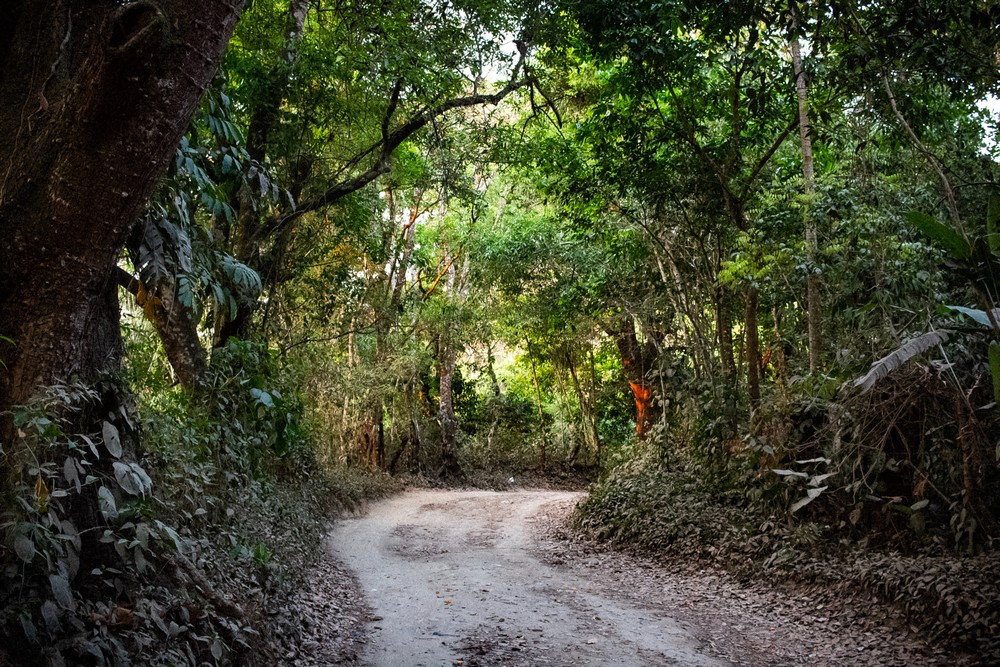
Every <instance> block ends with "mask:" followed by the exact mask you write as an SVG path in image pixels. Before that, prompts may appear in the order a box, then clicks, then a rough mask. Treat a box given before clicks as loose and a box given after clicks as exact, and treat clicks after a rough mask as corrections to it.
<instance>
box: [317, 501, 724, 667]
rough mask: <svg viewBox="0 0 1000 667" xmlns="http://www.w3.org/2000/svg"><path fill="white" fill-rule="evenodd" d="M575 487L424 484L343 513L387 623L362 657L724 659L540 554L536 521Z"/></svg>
mask: <svg viewBox="0 0 1000 667" xmlns="http://www.w3.org/2000/svg"><path fill="white" fill-rule="evenodd" d="M581 497H582V494H578V493H572V492H566V491H521V492H507V493H495V492H486V491H471V492H465V491H462V492H456V491H413V492H409V493H405V494H403V495H400V496H397V497H396V498H394V499H392V500H389V501H385V502H382V503H379V504H377V505H375V506H373V507H372V508H371V509H370V511H369V512H368V514H367V515H366V516H364V517H363V518H360V519H352V520H347V521H343V522H341V523H340V525H339V526H338V528H337V529H336V530H335V531H334V533H333V536H332V544H333V545H334V549H335V550H336V552H337V553H338V555H339V556H340V557H341V559H343V561H344V563H345V564H346V565H347V566H348V567H349V568H351V569H352V570H353V571H354V572H355V574H356V575H357V577H358V579H359V581H360V583H361V586H362V589H363V590H364V593H365V595H366V596H367V598H368V602H369V604H370V605H371V607H372V609H373V612H374V618H375V619H376V620H375V627H376V628H377V629H376V631H375V633H374V635H373V636H372V638H371V640H370V642H369V644H368V649H367V652H366V654H365V655H363V656H362V660H363V661H364V662H367V663H369V664H372V665H377V666H378V667H390V666H395V665H398V666H399V667H417V666H421V665H422V666H427V667H430V666H434V667H436V666H438V665H448V666H451V665H454V664H460V665H461V664H464V665H477V664H481V665H502V664H531V665H574V666H579V665H602V666H605V665H606V666H609V667H611V666H616V665H630V666H631V665H638V664H647V665H669V664H677V665H691V666H698V667H715V666H717V665H726V664H728V663H727V662H724V661H721V660H719V659H717V658H714V657H711V656H709V655H708V654H706V652H705V651H704V647H703V646H702V645H701V644H700V642H699V641H697V640H696V639H695V638H694V637H693V636H692V635H691V634H690V633H689V632H688V631H687V630H685V628H683V627H682V626H681V625H680V624H679V623H678V622H676V621H674V620H673V619H671V618H670V617H668V616H667V615H665V614H663V613H661V612H658V611H657V610H653V609H648V608H643V607H639V606H636V605H634V604H630V603H627V602H622V601H619V600H617V599H616V598H615V597H614V596H612V595H610V594H609V591H608V590H606V588H605V585H604V584H603V583H602V582H599V581H596V580H595V578H594V577H593V573H586V572H582V573H581V572H576V571H572V570H568V569H565V568H559V567H556V566H552V565H547V564H545V563H543V562H542V561H541V560H539V559H538V558H537V557H536V556H535V555H532V554H533V550H532V548H531V544H532V535H531V532H532V531H531V530H530V527H531V523H532V522H533V521H534V520H535V518H536V517H537V516H538V515H539V514H540V513H543V512H544V511H545V508H546V506H548V505H552V504H565V503H567V502H573V501H575V500H577V499H578V498H581Z"/></svg>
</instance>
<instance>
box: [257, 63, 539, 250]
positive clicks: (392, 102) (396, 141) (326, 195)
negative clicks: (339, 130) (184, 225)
mask: <svg viewBox="0 0 1000 667" xmlns="http://www.w3.org/2000/svg"><path fill="white" fill-rule="evenodd" d="M524 59H525V54H524V53H521V55H520V57H519V58H518V61H517V63H516V64H515V65H514V69H513V71H512V72H511V78H510V81H509V82H508V83H507V85H505V86H504V87H503V88H501V89H500V90H498V91H496V92H495V93H492V94H489V95H486V94H476V95H467V96H465V97H455V98H452V99H450V100H447V101H445V102H442V103H441V104H439V105H437V106H435V107H431V108H429V109H426V110H424V111H422V112H421V113H418V114H417V115H416V116H414V117H413V118H411V119H410V120H409V121H407V122H406V123H404V124H403V125H400V126H399V127H397V128H396V129H395V130H392V131H389V125H390V122H391V116H392V115H393V113H394V112H395V109H396V106H397V105H398V101H399V92H400V90H399V89H400V82H398V81H397V83H396V85H395V86H394V87H393V92H392V94H391V95H390V98H389V106H388V108H387V109H386V114H385V116H384V118H383V121H382V139H381V140H380V141H379V142H378V143H377V144H375V145H373V146H372V147H371V148H369V149H368V150H367V151H366V153H370V152H374V150H375V149H377V148H378V147H379V146H381V150H380V151H379V154H378V157H377V158H376V160H375V163H374V164H372V165H371V166H370V167H369V168H368V169H367V170H365V171H363V172H362V173H360V174H358V175H357V176H355V177H354V178H351V179H348V180H345V181H341V182H339V183H336V184H334V185H332V186H330V187H329V188H328V189H327V190H326V191H325V192H323V193H322V194H320V195H319V196H317V197H313V198H312V199H308V200H306V201H304V202H302V203H301V204H299V205H298V206H297V207H296V208H295V210H294V211H289V212H288V213H285V214H283V215H280V216H277V217H274V218H271V219H269V220H267V221H266V222H265V223H264V224H263V225H262V226H261V227H260V232H259V233H258V234H257V235H256V238H257V240H258V241H259V240H263V239H264V238H266V237H268V236H270V235H272V234H275V233H277V232H278V231H280V230H281V229H283V228H285V227H287V226H288V225H290V224H291V223H292V222H294V221H295V220H297V219H299V218H300V217H302V216H303V215H305V214H306V213H309V212H311V211H315V210H317V209H319V208H321V207H323V206H327V205H329V204H332V203H333V202H335V201H337V200H338V199H341V198H342V197H345V196H347V195H349V194H351V193H352V192H356V191H358V190H360V189H361V188H363V187H365V186H366V185H368V184H369V183H371V182H373V181H374V180H375V179H376V178H378V177H379V176H382V175H383V174H386V173H388V172H389V170H390V168H391V165H390V163H389V159H390V158H391V157H392V153H393V152H394V151H395V150H396V149H397V148H399V146H400V145H401V144H402V143H403V142H404V141H406V140H407V139H409V138H410V137H411V136H413V135H414V134H415V133H416V132H417V131H418V130H420V129H421V128H423V127H424V126H425V125H427V124H428V123H430V122H432V121H433V120H435V119H436V118H437V117H439V116H441V115H443V114H445V113H448V112H449V111H454V110H456V109H467V108H469V107H474V106H480V105H483V104H491V105H496V104H499V103H500V102H501V101H502V100H503V99H504V98H505V97H507V95H509V94H510V93H512V92H514V91H515V90H518V89H520V88H523V87H525V86H529V85H532V80H533V79H532V77H531V76H530V75H526V76H520V75H521V73H522V71H523V70H524V67H525V65H524Z"/></svg>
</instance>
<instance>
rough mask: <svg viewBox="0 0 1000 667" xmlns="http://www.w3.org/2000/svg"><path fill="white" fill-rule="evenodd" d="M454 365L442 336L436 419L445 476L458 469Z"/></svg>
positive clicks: (438, 368) (453, 353) (453, 351)
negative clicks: (438, 424) (439, 432)
mask: <svg viewBox="0 0 1000 667" xmlns="http://www.w3.org/2000/svg"><path fill="white" fill-rule="evenodd" d="M456 366H457V359H456V355H455V350H454V349H453V348H452V346H451V345H450V344H449V342H448V341H447V340H445V337H444V336H442V339H441V341H440V343H439V349H438V363H437V372H438V383H439V385H440V389H439V392H438V396H439V399H438V400H439V408H438V419H439V421H440V422H441V474H442V475H446V476H453V475H456V474H458V473H459V470H460V469H459V464H458V443H457V441H456V436H457V434H458V420H457V419H456V417H455V394H454V391H453V390H452V381H453V380H454V378H455V368H456Z"/></svg>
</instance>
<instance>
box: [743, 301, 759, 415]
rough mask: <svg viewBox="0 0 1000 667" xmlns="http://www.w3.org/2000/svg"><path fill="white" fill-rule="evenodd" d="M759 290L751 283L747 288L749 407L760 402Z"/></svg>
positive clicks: (753, 407) (754, 407) (746, 323)
mask: <svg viewBox="0 0 1000 667" xmlns="http://www.w3.org/2000/svg"><path fill="white" fill-rule="evenodd" d="M759 307H760V291H759V290H758V289H757V288H756V287H754V286H753V285H751V286H750V287H748V288H747V310H746V320H745V325H744V326H745V328H746V337H747V355H746V356H747V394H748V395H749V397H750V407H751V409H756V408H757V406H758V404H760V371H761V368H760V366H761V364H760V331H758V329H757V311H758V309H759Z"/></svg>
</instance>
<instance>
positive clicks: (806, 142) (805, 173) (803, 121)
mask: <svg viewBox="0 0 1000 667" xmlns="http://www.w3.org/2000/svg"><path fill="white" fill-rule="evenodd" d="M790 7H791V10H792V28H793V30H795V31H796V32H797V31H798V26H799V21H798V14H797V13H796V11H795V4H794V2H793V3H792V4H791V5H790ZM790 47H791V51H792V69H793V71H794V74H795V95H796V98H797V99H798V105H799V138H800V140H801V144H802V191H803V194H805V195H806V198H807V202H806V204H805V213H804V216H805V240H806V258H807V259H808V271H809V273H808V274H806V317H807V325H808V328H809V371H810V372H816V371H817V370H819V362H820V352H821V350H822V347H823V315H822V312H821V310H820V309H821V307H822V303H821V296H820V277H819V274H817V273H816V262H817V259H818V256H819V237H818V233H817V230H816V220H815V218H814V217H813V216H812V215H810V213H811V208H812V206H811V202H809V201H808V199H809V198H811V197H812V195H813V194H815V192H816V186H815V172H814V168H813V151H812V127H811V126H810V124H809V99H808V92H809V90H808V87H807V85H806V75H805V71H804V70H803V69H802V51H801V49H800V47H799V38H798V35H793V36H792V40H791V44H790Z"/></svg>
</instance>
